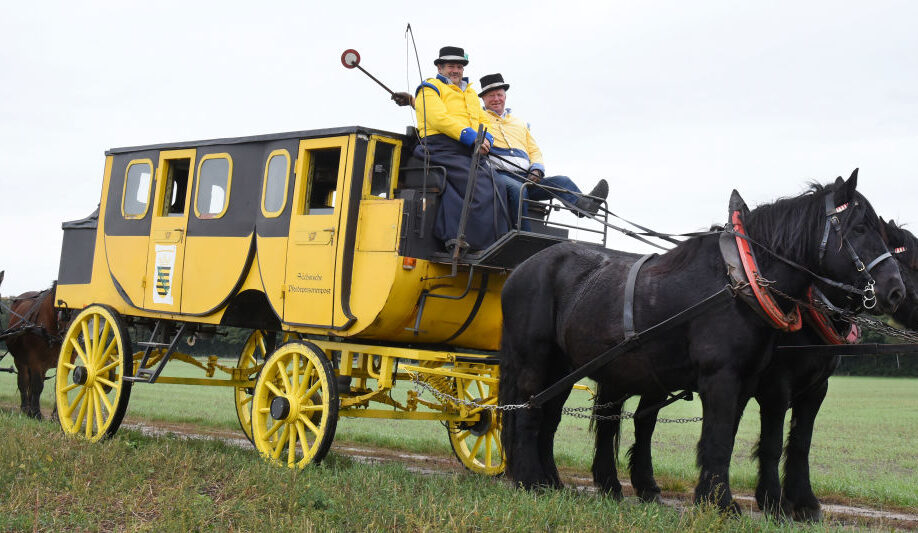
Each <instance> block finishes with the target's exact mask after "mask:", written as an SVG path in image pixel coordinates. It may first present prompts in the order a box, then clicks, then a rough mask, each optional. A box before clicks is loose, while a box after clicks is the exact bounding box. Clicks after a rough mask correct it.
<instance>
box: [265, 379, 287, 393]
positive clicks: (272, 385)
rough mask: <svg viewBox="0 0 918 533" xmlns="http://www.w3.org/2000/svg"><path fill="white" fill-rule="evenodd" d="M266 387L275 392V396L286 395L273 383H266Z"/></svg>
mask: <svg viewBox="0 0 918 533" xmlns="http://www.w3.org/2000/svg"><path fill="white" fill-rule="evenodd" d="M265 387H266V388H267V389H268V390H269V391H271V392H273V393H274V395H275V396H283V395H284V393H283V392H281V390H280V389H278V388H277V387H276V386H275V385H274V383H271V382H270V381H265Z"/></svg>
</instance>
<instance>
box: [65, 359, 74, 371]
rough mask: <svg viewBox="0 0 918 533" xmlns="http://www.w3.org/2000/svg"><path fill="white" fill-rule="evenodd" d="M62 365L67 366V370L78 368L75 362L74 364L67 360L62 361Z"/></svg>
mask: <svg viewBox="0 0 918 533" xmlns="http://www.w3.org/2000/svg"><path fill="white" fill-rule="evenodd" d="M61 366H62V367H64V368H66V369H67V370H73V369H74V368H76V365H75V364H73V363H68V362H67V361H64V362H62V363H61Z"/></svg>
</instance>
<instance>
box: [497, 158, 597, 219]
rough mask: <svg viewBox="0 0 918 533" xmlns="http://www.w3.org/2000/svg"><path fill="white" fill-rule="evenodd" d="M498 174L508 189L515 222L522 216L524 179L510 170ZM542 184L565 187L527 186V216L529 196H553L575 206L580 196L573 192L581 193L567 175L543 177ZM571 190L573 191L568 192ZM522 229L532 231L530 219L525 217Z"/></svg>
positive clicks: (508, 201) (508, 200) (524, 205)
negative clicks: (521, 203) (521, 201)
mask: <svg viewBox="0 0 918 533" xmlns="http://www.w3.org/2000/svg"><path fill="white" fill-rule="evenodd" d="M495 174H496V175H497V176H498V181H499V182H500V183H501V184H502V185H503V186H504V187H505V188H506V191H507V203H508V204H509V205H508V207H509V209H510V220H512V221H513V223H514V224H515V223H516V221H517V220H519V218H518V217H519V216H520V192H521V191H522V190H523V179H522V178H520V177H519V176H516V175H514V174H511V173H509V172H495ZM539 183H540V184H541V185H545V186H548V187H554V188H557V189H564V191H547V190H545V189H543V188H541V187H536V186H530V187H526V189H525V191H523V207H522V212H523V216H524V217H525V216H526V202H525V200H526V199H527V198H528V199H530V200H540V201H541V200H550V199H551V198H555V197H557V198H559V199H560V200H561V201H563V202H564V203H566V204H567V205H568V207H570V206H573V205H574V204H575V203H577V199H578V197H577V196H576V195H574V194H571V192H574V193H580V189H579V188H578V187H577V185H576V184H574V181H573V180H571V179H570V178H568V177H567V176H550V177H547V178H542V179H541V180H539ZM566 191H571V192H566ZM520 229H521V230H523V231H530V229H531V227H530V223H529V221H528V220H526V219H523V221H522V222H521V224H520Z"/></svg>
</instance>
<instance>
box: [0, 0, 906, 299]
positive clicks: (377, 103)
mask: <svg viewBox="0 0 918 533" xmlns="http://www.w3.org/2000/svg"><path fill="white" fill-rule="evenodd" d="M422 5H423V6H430V5H435V6H436V7H437V8H439V10H436V11H435V10H434V9H426V8H421V7H420V6H422ZM446 5H447V4H443V3H430V2H413V3H403V2H391V1H390V2H366V3H364V2H315V1H312V2H306V1H299V2H232V1H223V2H213V3H208V4H204V3H200V4H197V3H192V2H189V1H183V2H144V3H143V4H141V5H133V3H131V2H123V1H122V2H14V3H12V4H10V5H8V6H6V7H5V8H4V10H3V15H2V16H0V80H2V83H0V193H2V196H0V198H2V209H0V270H2V269H5V270H6V280H5V281H4V282H3V285H2V286H0V292H2V294H4V295H10V294H17V293H19V292H23V291H26V290H32V289H40V288H43V287H47V286H49V285H50V283H51V280H53V279H54V278H55V277H56V276H57V269H58V262H59V256H60V245H61V236H62V234H61V229H60V224H61V222H62V221H65V220H73V219H78V218H82V217H84V216H86V215H88V214H89V213H91V212H92V211H93V210H94V209H95V207H96V204H97V203H98V202H99V197H100V186H101V182H102V171H103V164H104V152H105V150H106V149H108V148H112V147H117V146H131V145H138V144H149V143H158V142H175V141H184V140H195V139H207V138H217V137H235V136H243V135H254V134H263V133H274V132H282V131H291V130H305V129H313V128H325V127H334V126H347V125H364V126H369V127H374V128H380V129H386V130H391V131H396V132H403V131H404V129H405V126H406V125H409V124H413V122H414V119H413V114H412V113H410V112H408V111H407V110H406V109H404V108H398V107H396V106H395V105H394V104H392V103H391V102H390V101H389V100H388V95H387V94H386V93H385V92H384V91H382V89H380V88H379V87H378V86H377V85H375V84H374V83H373V82H372V81H370V80H369V79H368V78H366V77H365V76H363V75H362V74H360V73H359V72H357V71H355V70H346V69H344V68H343V67H342V66H341V64H340V59H339V58H340V56H341V52H342V51H343V50H344V49H346V48H356V49H357V50H358V51H359V52H360V54H361V56H362V63H361V65H362V66H363V67H365V68H366V69H367V70H369V71H370V72H372V73H373V74H375V75H376V76H377V77H379V78H380V79H382V80H383V81H385V82H387V83H389V84H391V86H392V87H393V88H395V89H397V90H413V88H414V87H415V86H416V85H417V84H418V81H419V73H418V67H417V62H416V59H415V56H414V53H413V50H408V43H407V41H406V38H405V28H406V26H407V24H408V23H409V22H410V23H411V26H412V28H413V30H414V35H415V38H416V41H417V47H418V53H419V54H420V64H421V68H422V70H423V73H424V75H425V76H430V75H432V74H433V73H434V72H435V69H434V66H433V64H432V61H433V59H434V58H435V57H436V55H437V51H438V49H439V47H441V46H444V45H456V46H462V47H464V48H465V50H466V52H467V53H468V55H469V59H470V64H469V66H468V67H467V68H466V74H467V75H469V76H470V78H471V79H472V81H474V82H475V84H476V85H477V83H478V78H479V77H480V76H482V75H484V74H489V73H494V72H501V73H502V74H503V75H504V78H505V79H506V81H507V82H508V83H510V85H511V87H510V90H509V93H508V106H509V107H511V108H512V109H513V110H514V111H515V112H516V113H517V114H518V115H519V116H522V117H523V118H525V119H526V120H527V121H528V122H530V123H531V126H532V131H533V133H534V135H535V138H536V139H537V140H538V142H539V144H540V146H541V148H542V151H543V153H544V154H545V163H546V166H547V170H548V173H549V174H566V175H569V176H571V177H573V178H574V179H575V181H577V182H578V183H580V184H581V187H582V188H583V189H584V190H589V188H591V187H592V186H593V184H595V182H596V181H597V180H598V179H599V178H606V179H608V180H609V183H610V185H611V189H612V192H611V194H610V208H611V210H612V211H613V212H616V213H618V214H620V215H622V216H625V217H627V218H631V219H634V220H636V221H639V222H641V223H643V224H645V225H649V226H651V227H654V228H657V229H659V230H661V231H669V232H685V231H693V230H697V229H701V228H706V227H707V226H708V225H710V224H711V223H722V222H724V221H725V220H726V209H727V200H728V198H729V195H730V191H731V189H733V188H736V189H738V190H739V191H740V192H741V193H742V194H743V196H744V198H745V199H746V201H747V203H749V204H750V206H755V205H756V204H759V203H763V202H767V201H771V200H773V199H775V198H777V197H780V196H789V195H796V194H798V193H799V192H801V191H802V190H803V189H804V188H805V186H806V183H807V182H808V181H810V180H818V181H822V182H825V181H828V180H831V179H834V178H835V177H836V176H838V175H844V176H846V177H847V176H848V174H850V172H851V171H852V170H853V169H854V168H855V167H860V169H861V172H860V179H859V189H860V190H861V191H862V192H863V193H864V194H866V195H867V197H868V198H869V199H870V200H871V201H872V202H873V204H874V207H875V208H876V209H877V211H878V212H879V213H880V214H882V215H883V216H885V217H887V218H894V219H896V220H897V221H902V222H914V221H918V213H916V212H915V209H914V199H915V198H916V192H918V190H916V189H918V184H916V182H918V180H916V179H915V174H916V169H918V104H916V95H918V31H916V27H918V3H916V2H908V1H882V0H881V1H873V2H847V1H818V2H804V1H778V2H736V1H717V2H713V1H698V2H685V1H668V2H651V1H631V2H622V1H606V2H595V1H594V2H576V1H565V2H558V1H555V2H533V1H526V2H510V1H504V2H493V3H491V4H489V3H487V2H472V3H469V2H466V3H462V4H461V5H459V4H455V5H450V8H449V9H448V10H447V9H446V8H445V6H446ZM611 245H613V246H615V247H618V248H624V249H629V250H642V248H641V247H639V246H637V245H636V244H635V243H634V242H633V241H630V240H628V239H614V240H613V241H611Z"/></svg>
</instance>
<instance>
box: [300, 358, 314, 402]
mask: <svg viewBox="0 0 918 533" xmlns="http://www.w3.org/2000/svg"><path fill="white" fill-rule="evenodd" d="M315 369H316V367H315V365H313V364H312V361H310V360H308V359H307V360H306V368H304V369H303V381H301V382H300V392H299V396H300V398H302V397H303V396H308V395H311V394H312V393H311V392H310V393H307V392H306V391H305V390H304V389H306V386H307V385H308V384H309V382H310V381H311V378H312V376H313V374H314V372H313V371H314V370H315ZM316 383H318V381H317V382H316ZM312 392H315V391H312Z"/></svg>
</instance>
